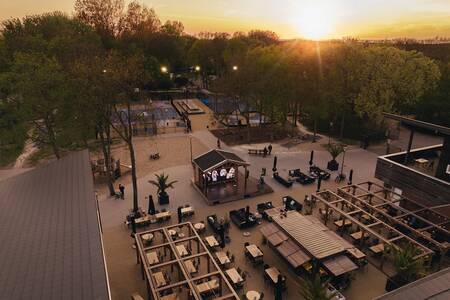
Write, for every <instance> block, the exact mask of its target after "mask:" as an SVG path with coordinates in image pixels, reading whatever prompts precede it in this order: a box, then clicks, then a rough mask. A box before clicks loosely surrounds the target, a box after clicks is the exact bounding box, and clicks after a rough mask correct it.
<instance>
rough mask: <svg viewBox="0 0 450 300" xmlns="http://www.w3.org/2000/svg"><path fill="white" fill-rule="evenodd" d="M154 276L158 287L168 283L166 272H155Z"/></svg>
mask: <svg viewBox="0 0 450 300" xmlns="http://www.w3.org/2000/svg"><path fill="white" fill-rule="evenodd" d="M153 278H155V282H156V286H157V287H162V286H165V285H166V284H167V282H166V278H164V274H163V273H162V272H157V273H153Z"/></svg>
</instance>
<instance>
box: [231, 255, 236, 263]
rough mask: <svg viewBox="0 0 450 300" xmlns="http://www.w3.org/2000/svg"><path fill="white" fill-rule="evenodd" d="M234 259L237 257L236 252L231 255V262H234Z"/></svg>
mask: <svg viewBox="0 0 450 300" xmlns="http://www.w3.org/2000/svg"><path fill="white" fill-rule="evenodd" d="M234 259H235V257H234V254H231V256H230V262H232V263H233V262H234Z"/></svg>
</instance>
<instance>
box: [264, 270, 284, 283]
mask: <svg viewBox="0 0 450 300" xmlns="http://www.w3.org/2000/svg"><path fill="white" fill-rule="evenodd" d="M264 272H265V273H266V274H267V276H269V278H270V279H271V280H272V282H273V283H277V282H278V275H280V271H278V269H277V268H275V267H271V268H267V269H265V270H264Z"/></svg>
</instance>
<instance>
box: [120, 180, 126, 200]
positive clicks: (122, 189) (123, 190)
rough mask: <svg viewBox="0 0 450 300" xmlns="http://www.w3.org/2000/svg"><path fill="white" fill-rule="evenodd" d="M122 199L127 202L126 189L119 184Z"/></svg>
mask: <svg viewBox="0 0 450 300" xmlns="http://www.w3.org/2000/svg"><path fill="white" fill-rule="evenodd" d="M119 191H120V198H121V199H122V200H125V187H124V186H123V185H122V184H120V183H119Z"/></svg>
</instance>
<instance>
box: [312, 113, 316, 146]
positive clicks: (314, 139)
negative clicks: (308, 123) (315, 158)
mask: <svg viewBox="0 0 450 300" xmlns="http://www.w3.org/2000/svg"><path fill="white" fill-rule="evenodd" d="M316 136H317V118H314V135H313V140H312V142H313V143H315V142H316Z"/></svg>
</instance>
